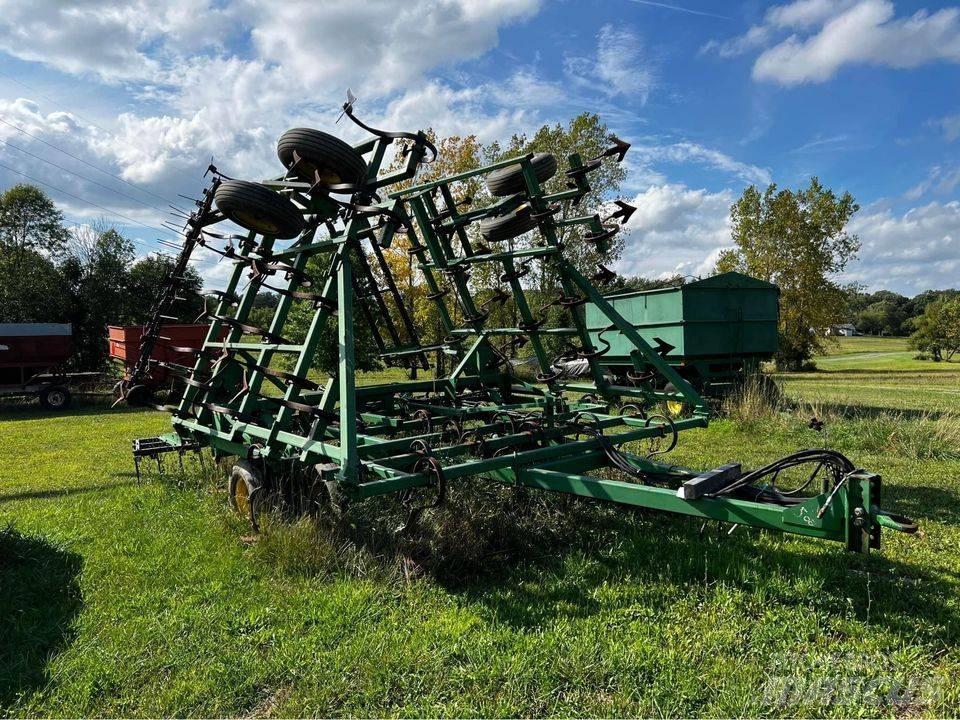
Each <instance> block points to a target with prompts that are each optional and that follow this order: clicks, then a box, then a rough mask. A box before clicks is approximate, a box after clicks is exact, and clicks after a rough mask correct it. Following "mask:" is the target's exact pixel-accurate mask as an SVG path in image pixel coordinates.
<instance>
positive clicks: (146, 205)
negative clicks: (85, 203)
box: [0, 140, 169, 213]
mask: <svg viewBox="0 0 960 720" xmlns="http://www.w3.org/2000/svg"><path fill="white" fill-rule="evenodd" d="M0 142H2V143H3V144H4V145H6V146H7V147H11V148H13V149H14V150H19V151H20V152H22V153H23V154H24V155H29V156H30V157H32V158H35V159H37V160H39V161H40V162H45V163H46V164H47V165H52V166H53V167H55V168H57V169H59V170H63V172H65V173H70V174H71V175H76V176H77V177H78V178H80V179H81V180H86V181H87V182H88V183H93V184H94V185H96V186H97V187H101V188H103V189H104V190H109V191H110V192H112V193H116V194H117V195H119V196H120V197H125V198H127V200H133V202H135V203H139V204H141V205H143V206H144V207H148V208H150V209H151V210H156V211H157V212H160V213H166V212H169V211H168V210H164V209H162V208H158V207H157V206H156V205H151V204H150V203H147V202H144V201H143V200H138V199H137V198H135V197H134V196H133V195H128V194H127V193H125V192H120V191H119V190H117V189H116V188H112V187H110V186H109V185H104V184H103V183H99V182H97V181H96V180H94V179H93V178H89V177H87V176H86V175H81V174H80V173H78V172H74V171H73V170H68V169H67V168H65V167H64V166H63V165H58V164H57V163H55V162H53V161H51V160H47V159H46V158H42V157H40V156H39V155H34V154H33V153H32V152H30V151H29V150H24V149H23V148H22V147H19V146H17V145H14V144H13V143H12V142H8V141H7V140H0Z"/></svg>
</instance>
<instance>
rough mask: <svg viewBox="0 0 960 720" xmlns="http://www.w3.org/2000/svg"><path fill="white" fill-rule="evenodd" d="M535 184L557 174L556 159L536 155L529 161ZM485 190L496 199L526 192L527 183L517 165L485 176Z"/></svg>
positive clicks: (545, 154) (540, 154) (541, 154)
mask: <svg viewBox="0 0 960 720" xmlns="http://www.w3.org/2000/svg"><path fill="white" fill-rule="evenodd" d="M530 165H531V166H532V167H533V174H534V175H535V176H536V178H537V182H540V183H544V182H546V181H547V180H549V179H550V178H552V177H553V176H554V175H556V174H557V159H556V158H555V157H554V156H553V155H551V154H550V153H536V154H535V155H534V156H533V158H531V160H530ZM487 190H489V191H490V194H491V195H495V196H496V197H506V196H507V195H515V194H517V193H521V192H526V190H527V183H526V181H525V180H524V179H523V170H521V169H520V166H519V165H510V166H508V167H505V168H500V169H499V170H494V171H493V172H492V173H490V174H489V175H487Z"/></svg>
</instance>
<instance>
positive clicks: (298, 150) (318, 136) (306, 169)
mask: <svg viewBox="0 0 960 720" xmlns="http://www.w3.org/2000/svg"><path fill="white" fill-rule="evenodd" d="M277 157H279V158H280V162H282V163H283V166H284V167H285V168H287V169H288V170H290V171H291V172H292V173H293V174H294V176H295V177H296V178H297V179H298V180H302V181H303V182H309V183H312V182H314V181H315V180H316V177H317V174H318V173H319V175H320V181H321V182H322V183H324V184H326V185H339V184H341V183H346V184H349V185H362V184H363V182H364V180H366V178H367V163H366V161H365V160H364V159H363V156H362V155H361V154H360V153H358V152H357V151H356V150H354V149H353V148H352V147H350V145H348V144H347V143H345V142H344V141H343V140H341V139H340V138H338V137H334V136H333V135H329V134H328V133H325V132H321V131H319V130H312V129H310V128H293V129H292V130H287V131H286V132H285V133H284V134H283V135H281V136H280V139H279V140H278V141H277ZM297 157H299V162H298V161H297Z"/></svg>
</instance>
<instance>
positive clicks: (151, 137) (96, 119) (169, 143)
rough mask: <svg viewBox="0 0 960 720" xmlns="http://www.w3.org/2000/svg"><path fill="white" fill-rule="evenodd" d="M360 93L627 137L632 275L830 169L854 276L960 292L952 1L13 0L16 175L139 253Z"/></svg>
mask: <svg viewBox="0 0 960 720" xmlns="http://www.w3.org/2000/svg"><path fill="white" fill-rule="evenodd" d="M347 87H350V88H352V89H353V91H354V92H355V93H356V94H357V95H358V96H359V97H360V102H359V104H358V111H359V112H361V113H362V115H363V116H364V117H366V118H369V119H370V120H372V121H374V122H377V123H381V124H383V125H388V126H390V127H394V128H403V129H416V128H420V127H426V126H432V127H434V128H435V129H436V130H437V131H438V132H440V133H441V134H453V133H457V134H464V133H476V134H478V135H479V136H480V137H481V139H482V140H484V141H490V140H494V139H502V138H505V137H509V135H510V134H512V133H513V132H518V131H531V130H533V129H535V128H536V127H538V126H539V125H540V124H542V123H545V122H557V121H561V122H562V121H565V120H566V119H568V118H569V117H571V116H572V115H574V114H576V113H578V112H581V111H584V110H590V111H595V112H598V113H599V114H600V115H601V116H602V118H603V119H604V121H605V122H607V124H608V125H609V126H610V127H611V129H612V130H613V131H614V132H616V133H617V134H618V135H619V136H620V137H622V138H624V139H626V140H628V141H630V142H631V143H633V149H632V150H631V152H630V153H629V155H628V169H629V176H628V179H627V182H626V184H625V186H624V188H623V196H624V197H626V198H627V199H628V200H630V201H631V202H633V203H634V204H635V205H637V206H638V208H639V210H638V212H637V213H636V214H635V215H634V217H633V218H632V220H631V222H630V230H631V232H630V235H629V237H628V238H627V249H626V252H625V253H624V257H623V259H622V260H621V262H620V264H619V269H620V270H621V271H623V272H629V273H637V274H642V275H647V276H659V275H664V274H672V273H674V272H680V273H684V274H701V273H705V272H708V271H709V269H710V268H711V266H712V263H713V259H714V258H715V257H716V254H717V252H719V250H720V249H721V248H723V247H725V246H727V245H729V243H730V239H729V228H728V224H727V222H728V221H727V217H728V210H729V205H730V203H731V202H732V201H733V200H734V199H735V198H736V196H737V195H738V194H739V193H740V192H741V191H742V189H743V188H744V187H745V186H746V185H748V184H751V183H757V184H765V183H767V182H770V181H774V182H777V183H778V184H781V185H784V186H790V187H796V186H799V185H803V184H805V183H806V182H807V181H808V179H809V177H810V176H811V175H818V176H819V177H820V178H821V180H822V181H823V182H825V183H826V184H827V185H829V186H831V187H833V188H835V189H837V190H849V191H850V192H851V193H853V194H854V196H855V197H856V198H857V200H858V201H859V202H860V204H861V205H862V209H861V211H860V212H859V213H858V215H857V216H856V218H855V219H854V221H853V223H852V225H851V230H852V231H854V232H856V233H858V234H859V235H860V237H861V239H862V241H863V249H862V251H861V258H860V260H859V261H858V262H856V263H855V264H853V265H852V266H851V267H850V268H849V269H848V272H847V273H845V275H844V277H843V280H846V281H852V280H856V281H860V282H863V283H866V284H867V285H868V286H870V287H872V288H874V289H878V288H882V287H886V288H891V289H894V290H898V291H901V292H904V293H911V294H912V293H915V292H918V291H921V290H924V289H927V288H930V287H946V286H958V285H960V92H958V91H960V9H958V6H957V5H956V3H946V2H934V1H933V0H931V1H930V2H904V1H902V0H896V1H894V0H796V1H794V2H782V3H763V2H759V1H757V0H750V1H748V2H743V3H735V2H707V0H675V1H674V0H670V1H668V2H645V1H641V0H592V1H591V0H588V1H584V2H573V1H572V0H567V1H561V0H553V1H549V0H408V1H407V2H404V3H402V4H400V3H394V2H390V1H388V0H377V1H376V2H373V1H371V2H365V3H359V2H333V1H329V2H318V1H314V2H309V3H299V2H288V3H284V4H278V3H272V2H267V1H266V0H239V1H236V2H232V1H231V2H226V1H224V0H217V1H213V2H210V1H207V2H204V0H189V1H188V0H153V1H152V2H147V0H113V1H112V2H105V1H104V2H102V1H101V0H84V2H75V3H64V2H60V1H59V0H0V140H2V141H3V143H0V186H2V187H5V186H8V185H10V184H13V183H15V182H18V181H22V180H23V179H24V178H23V175H20V174H17V173H23V174H26V175H29V176H31V177H33V178H35V179H37V180H40V181H42V182H45V183H47V184H48V186H49V187H48V190H49V192H50V194H51V195H52V196H53V197H54V198H55V199H56V200H57V201H58V203H59V204H60V205H61V207H62V208H63V209H64V211H65V213H66V214H67V216H68V218H69V219H70V220H71V221H72V222H76V223H88V222H91V221H92V220H94V219H96V218H98V217H101V216H104V217H106V219H107V220H109V221H112V222H115V223H117V224H125V225H126V227H124V231H125V232H126V233H127V234H128V235H129V236H131V237H134V238H136V239H137V241H138V250H139V251H141V252H144V253H145V252H147V251H148V250H149V249H150V248H155V247H157V245H156V243H155V238H157V237H160V236H161V234H160V233H158V232H156V231H154V230H152V229H150V228H148V227H144V226H145V225H146V226H150V227H151V228H152V227H157V226H159V224H160V222H161V221H162V219H163V216H162V214H161V212H160V211H161V210H162V209H165V208H166V202H167V201H176V200H177V194H178V193H183V194H187V195H196V193H197V192H198V190H199V189H200V187H202V183H203V181H202V180H201V178H200V175H201V174H202V171H203V169H204V168H205V167H206V164H207V163H208V162H209V160H210V158H211V156H213V157H215V158H216V160H217V164H218V165H219V166H220V167H221V168H223V169H224V171H226V172H228V173H229V174H231V175H235V176H241V177H250V178H259V177H264V176H267V175H271V174H275V173H276V171H277V169H278V168H279V165H278V164H277V161H276V158H275V155H274V144H275V140H276V138H277V137H278V136H279V134H280V133H281V132H283V130H285V129H286V128H287V127H291V126H295V125H310V126H314V127H318V128H321V129H325V130H328V131H334V132H336V133H338V134H341V135H343V136H344V137H346V138H348V139H353V138H355V137H357V136H356V135H355V134H354V133H353V130H352V129H351V128H350V127H348V126H346V124H345V123H340V124H339V125H334V120H335V119H336V116H337V114H338V111H339V104H340V103H341V102H342V99H343V96H344V93H345V90H346V88H347ZM64 151H65V152H64ZM65 153H68V154H65ZM58 166H59V167H58ZM104 171H105V172H104ZM53 188H56V189H53ZM181 205H182V203H181ZM94 206H97V207H94ZM131 221H136V222H137V223H141V224H139V225H138V224H134V223H133V222H131ZM201 269H202V270H203V272H204V273H205V275H206V276H207V278H208V280H209V282H210V283H211V284H216V283H217V282H218V281H219V280H220V279H221V278H222V274H223V272H224V270H225V268H223V267H222V266H217V265H215V264H213V261H212V259H209V260H204V261H203V262H202V263H201Z"/></svg>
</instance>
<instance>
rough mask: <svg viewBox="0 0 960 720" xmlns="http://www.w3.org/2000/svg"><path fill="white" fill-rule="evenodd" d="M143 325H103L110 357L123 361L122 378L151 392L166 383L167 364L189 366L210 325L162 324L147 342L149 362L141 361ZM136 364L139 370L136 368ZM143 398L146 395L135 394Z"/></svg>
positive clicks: (133, 386) (130, 386)
mask: <svg viewBox="0 0 960 720" xmlns="http://www.w3.org/2000/svg"><path fill="white" fill-rule="evenodd" d="M144 328H145V326H143V325H123V326H121V325H111V326H109V327H108V328H107V333H108V337H109V341H110V357H111V358H112V359H114V360H115V361H118V362H119V363H121V364H122V365H123V369H124V381H122V382H125V383H126V384H127V386H128V387H129V388H130V390H132V389H133V388H138V387H143V388H144V389H143V390H138V391H137V392H139V393H141V394H152V391H154V390H157V389H159V388H160V387H162V386H163V385H165V384H167V383H168V382H169V381H170V380H171V379H172V376H173V373H172V372H171V367H177V366H185V367H188V368H192V367H193V363H194V360H195V359H196V356H195V354H194V352H193V351H194V350H199V349H200V348H202V347H203V341H204V340H205V339H206V337H207V331H208V330H209V329H210V326H209V325H207V324H171V325H162V326H161V327H160V328H159V332H158V334H157V337H156V338H155V339H151V340H152V341H151V342H150V343H149V348H148V349H147V352H148V354H149V358H148V359H149V362H148V363H146V364H144V363H143V362H141V353H142V351H143V346H144V338H143V335H144ZM138 366H139V367H140V368H142V370H138ZM138 399H146V398H138Z"/></svg>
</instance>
